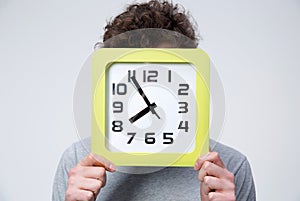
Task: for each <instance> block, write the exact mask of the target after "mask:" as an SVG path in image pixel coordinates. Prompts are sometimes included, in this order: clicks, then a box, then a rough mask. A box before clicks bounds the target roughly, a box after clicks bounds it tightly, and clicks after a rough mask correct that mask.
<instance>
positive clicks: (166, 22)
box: [103, 0, 198, 48]
mask: <svg viewBox="0 0 300 201" xmlns="http://www.w3.org/2000/svg"><path fill="white" fill-rule="evenodd" d="M195 27H196V26H195V24H192V23H191V21H190V19H189V15H188V14H187V13H186V12H185V10H184V9H181V7H180V6H178V4H175V5H173V3H170V2H168V1H166V0H164V1H160V0H151V1H149V2H147V3H136V4H132V5H130V6H128V7H127V8H126V10H125V11H124V12H123V13H121V14H120V15H118V16H117V17H115V18H114V19H113V20H112V21H110V22H108V24H107V25H106V26H105V33H104V36H103V42H104V46H105V47H154V46H156V45H157V44H159V43H161V42H170V34H167V33H168V32H167V31H169V32H171V31H172V32H176V33H178V34H177V36H175V38H176V39H175V40H176V42H177V45H176V46H179V47H191V48H194V47H197V45H198V39H197V37H196V34H195ZM148 28H152V30H153V31H152V35H153V34H154V35H155V38H156V42H155V41H153V40H149V36H147V34H146V33H147V31H145V32H144V33H143V34H132V33H133V32H132V31H134V30H140V29H148ZM155 29H156V31H154V30H155ZM158 30H160V31H158ZM162 30H164V31H162ZM129 31H131V34H128V35H127V36H129V38H127V36H123V37H119V38H118V40H117V41H114V42H113V43H112V42H109V40H108V39H111V38H113V37H114V36H117V35H119V36H120V35H121V34H124V33H128V32H129ZM175 35H176V34H175ZM180 35H184V36H185V37H186V38H187V39H185V40H184V41H183V40H182V39H179V38H180ZM173 36H174V34H173ZM130 37H131V38H134V39H132V40H131V39H130ZM145 38H147V39H148V41H147V42H145ZM150 38H151V37H150ZM181 38H182V36H181ZM173 41H174V38H173ZM187 41H188V42H187Z"/></svg>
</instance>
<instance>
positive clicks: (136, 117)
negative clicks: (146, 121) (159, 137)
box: [129, 103, 157, 123]
mask: <svg viewBox="0 0 300 201" xmlns="http://www.w3.org/2000/svg"><path fill="white" fill-rule="evenodd" d="M156 107H157V106H156V104H155V103H152V104H150V106H148V107H146V108H144V109H143V110H142V111H140V112H139V113H137V114H136V115H134V116H133V117H131V118H130V119H129V121H130V123H134V122H135V121H136V120H138V119H140V118H141V117H143V116H144V115H145V114H147V113H148V112H150V111H151V110H152V109H153V110H154V108H156Z"/></svg>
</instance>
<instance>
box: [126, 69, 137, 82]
mask: <svg viewBox="0 0 300 201" xmlns="http://www.w3.org/2000/svg"><path fill="white" fill-rule="evenodd" d="M132 76H134V77H135V70H128V82H131V79H130V78H131V77H132Z"/></svg>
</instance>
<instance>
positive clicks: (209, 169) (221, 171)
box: [198, 161, 227, 182]
mask: <svg viewBox="0 0 300 201" xmlns="http://www.w3.org/2000/svg"><path fill="white" fill-rule="evenodd" d="M226 173H227V170H226V169H225V168H222V167H220V166H218V165H216V164H214V163H211V162H209V161H205V162H204V163H203V165H202V167H201V169H200V170H199V173H198V179H199V180H200V181H201V182H202V181H203V179H204V177H205V176H214V177H218V178H222V177H223V176H224V175H225V174H226Z"/></svg>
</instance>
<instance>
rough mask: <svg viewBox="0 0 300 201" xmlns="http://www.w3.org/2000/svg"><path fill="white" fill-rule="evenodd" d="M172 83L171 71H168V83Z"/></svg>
mask: <svg viewBox="0 0 300 201" xmlns="http://www.w3.org/2000/svg"><path fill="white" fill-rule="evenodd" d="M171 81H172V76H171V70H168V82H171Z"/></svg>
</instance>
